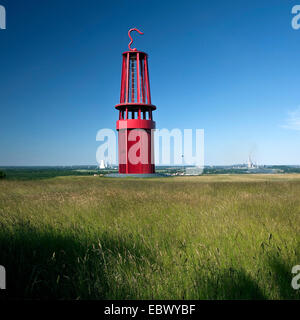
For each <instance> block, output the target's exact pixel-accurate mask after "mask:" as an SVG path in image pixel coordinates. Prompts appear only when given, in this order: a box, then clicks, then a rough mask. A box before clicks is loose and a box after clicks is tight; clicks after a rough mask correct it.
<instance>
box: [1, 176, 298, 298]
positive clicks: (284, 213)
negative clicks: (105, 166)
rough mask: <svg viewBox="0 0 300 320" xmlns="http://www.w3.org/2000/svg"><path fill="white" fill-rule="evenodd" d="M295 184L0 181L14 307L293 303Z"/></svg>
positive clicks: (249, 179) (240, 179)
mask: <svg viewBox="0 0 300 320" xmlns="http://www.w3.org/2000/svg"><path fill="white" fill-rule="evenodd" d="M299 244H300V174H288V175H218V176H200V177H176V178H153V179H133V178H126V179H117V178H105V177H93V176H83V177H81V176H68V177H56V178H51V179H41V180H20V181H14V180H0V265H3V266H5V267H6V271H7V291H8V296H9V297H11V298H24V297H25V298H59V299H70V298H72V299H87V298H88V299H152V298H154V299H299V298H300V290H298V291H295V290H293V289H292V287H291V280H292V277H293V275H292V274H291V269H292V267H293V266H294V265H296V264H300V245H299Z"/></svg>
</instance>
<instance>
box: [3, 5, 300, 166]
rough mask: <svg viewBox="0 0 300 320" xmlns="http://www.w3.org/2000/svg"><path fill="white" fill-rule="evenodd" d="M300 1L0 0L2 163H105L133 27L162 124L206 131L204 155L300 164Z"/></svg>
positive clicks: (213, 160) (219, 160)
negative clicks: (296, 24)
mask: <svg viewBox="0 0 300 320" xmlns="http://www.w3.org/2000/svg"><path fill="white" fill-rule="evenodd" d="M296 4H300V0H296V1H288V0H259V1H256V0H252V1H244V0H235V1H234V0H227V1H222V0H218V1H211V0H210V1H209V0H202V1H196V0H195V1H189V0H186V1H174V0H173V1H155V0H154V1H143V0H140V1H135V0H132V1H127V0H115V1H100V0H97V1H96V0H86V1H83V0H80V1H76V0H72V1H71V0H60V1H58V0H52V1H48V0H43V1H40V0H26V1H25V0H9V1H4V0H0V5H3V6H5V8H6V13H7V29H6V30H0V70H1V71H0V75H1V76H0V112H1V113H0V120H1V125H0V166H1V165H2V166H5V165H75V164H96V150H97V147H98V146H99V142H97V141H96V133H97V131H98V130H99V129H101V128H113V129H114V128H115V122H116V120H117V117H118V114H117V112H116V111H115V109H114V105H115V104H117V103H118V101H119V90H120V72H121V53H122V52H123V51H125V50H127V45H128V42H129V38H128V35H127V31H128V29H129V28H131V27H137V28H139V29H140V30H142V31H143V32H144V35H143V36H140V35H138V34H133V36H134V47H137V48H138V49H140V50H143V51H145V52H147V53H148V54H149V64H150V77H151V79H150V80H151V94H152V102H153V103H154V104H155V105H156V106H157V111H156V112H155V114H154V117H155V121H156V124H157V128H168V129H170V130H171V129H173V128H180V129H184V128H191V129H196V128H201V129H202V128H203V129H204V130H205V163H206V164H208V165H213V164H215V165H220V164H233V163H242V162H246V161H247V157H248V155H249V154H250V153H251V154H252V157H253V158H254V160H255V161H257V162H258V163H260V164H300V108H299V107H300V90H299V84H300V73H299V70H300V59H299V54H300V29H299V30H294V29H293V28H292V27H291V20H292V17H293V15H292V14H291V10H292V7H293V6H294V5H296Z"/></svg>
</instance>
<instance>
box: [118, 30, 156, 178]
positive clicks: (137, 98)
mask: <svg viewBox="0 0 300 320" xmlns="http://www.w3.org/2000/svg"><path fill="white" fill-rule="evenodd" d="M132 31H137V32H138V33H140V34H143V33H142V32H141V31H139V30H138V29H136V28H133V29H130V30H129V31H128V36H129V38H130V40H131V41H130V43H129V45H128V48H129V51H125V52H123V54H122V56H123V62H122V76H121V93H120V103H119V104H117V105H116V106H115V108H116V109H117V110H118V111H119V120H118V121H117V130H118V147H119V153H118V154H119V173H120V174H152V173H155V165H154V147H153V146H154V141H153V139H154V137H153V131H154V130H153V129H155V122H154V121H153V113H152V112H153V110H156V107H155V106H154V105H153V104H152V103H151V94H150V81H149V66H148V55H147V53H145V52H142V51H138V50H137V49H136V48H134V49H132V48H131V44H132V42H133V40H132V37H131V35H130V33H131V32H132Z"/></svg>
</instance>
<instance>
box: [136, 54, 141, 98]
mask: <svg viewBox="0 0 300 320" xmlns="http://www.w3.org/2000/svg"><path fill="white" fill-rule="evenodd" d="M136 85H137V102H138V103H140V94H141V93H140V90H141V89H140V54H139V52H137V54H136Z"/></svg>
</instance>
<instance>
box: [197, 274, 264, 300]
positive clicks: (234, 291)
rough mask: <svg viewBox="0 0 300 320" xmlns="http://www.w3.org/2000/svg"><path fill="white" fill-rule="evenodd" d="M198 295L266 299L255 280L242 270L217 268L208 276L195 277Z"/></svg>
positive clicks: (233, 298) (210, 297) (207, 297)
mask: <svg viewBox="0 0 300 320" xmlns="http://www.w3.org/2000/svg"><path fill="white" fill-rule="evenodd" d="M196 283H197V284H198V287H199V295H200V296H201V297H203V298H204V299H209V300H210V299H211V300H215V299H218V300H220V299H222V300H223V299H224V300H253V299H254V300H263V299H266V297H265V296H264V294H263V292H262V290H261V289H260V288H259V286H258V285H257V283H256V281H255V280H254V279H252V278H251V277H250V276H249V275H247V274H246V272H245V271H243V270H237V269H233V268H229V269H226V270H217V271H216V272H215V274H213V275H212V276H211V277H210V278H207V277H203V276H199V277H198V278H197V279H196Z"/></svg>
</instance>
